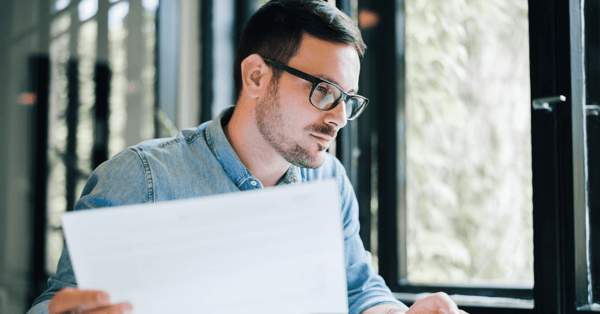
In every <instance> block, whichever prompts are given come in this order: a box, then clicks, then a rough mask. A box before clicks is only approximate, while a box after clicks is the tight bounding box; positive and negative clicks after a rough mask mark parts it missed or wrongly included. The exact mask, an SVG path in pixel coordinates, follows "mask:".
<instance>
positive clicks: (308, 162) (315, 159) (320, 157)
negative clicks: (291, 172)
mask: <svg viewBox="0 0 600 314" xmlns="http://www.w3.org/2000/svg"><path fill="white" fill-rule="evenodd" d="M325 154H326V152H325V151H321V152H317V153H316V154H314V155H311V156H310V158H300V159H293V160H289V159H288V162H289V163H291V164H293V165H295V166H298V167H301V168H310V169H317V168H319V167H321V166H322V165H323V163H325Z"/></svg>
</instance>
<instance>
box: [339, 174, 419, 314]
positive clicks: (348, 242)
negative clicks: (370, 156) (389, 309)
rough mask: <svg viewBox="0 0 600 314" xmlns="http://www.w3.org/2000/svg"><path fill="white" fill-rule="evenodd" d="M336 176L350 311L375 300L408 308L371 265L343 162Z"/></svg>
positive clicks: (355, 313) (362, 308) (351, 313)
mask: <svg viewBox="0 0 600 314" xmlns="http://www.w3.org/2000/svg"><path fill="white" fill-rule="evenodd" d="M336 164H337V166H336V167H337V169H336V172H337V180H338V187H339V190H340V197H341V200H340V201H341V205H342V216H343V222H344V241H345V242H344V248H345V260H346V276H347V280H348V307H349V314H359V313H362V312H363V311H365V310H367V309H369V308H371V307H373V306H376V305H378V304H384V303H391V304H396V305H398V306H400V307H401V308H404V309H408V307H407V306H406V305H404V304H403V303H401V302H400V301H398V300H397V299H396V298H394V296H393V295H392V292H391V291H390V289H389V288H388V287H387V286H386V285H385V282H384V281H383V278H381V276H379V275H378V274H377V273H376V272H375V270H374V269H373V267H372V266H371V262H372V261H371V253H369V252H368V251H367V250H365V248H364V245H363V243H362V240H361V239H360V235H359V229H360V224H359V221H358V201H357V200H356V195H355V193H354V189H353V188H352V185H351V184H350V180H349V179H348V176H347V175H346V171H345V170H344V168H343V166H342V165H341V164H340V163H339V162H337V163H336Z"/></svg>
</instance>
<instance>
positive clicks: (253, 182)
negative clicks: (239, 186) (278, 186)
mask: <svg viewBox="0 0 600 314" xmlns="http://www.w3.org/2000/svg"><path fill="white" fill-rule="evenodd" d="M250 184H252V186H256V185H257V184H258V183H256V181H254V180H252V181H250Z"/></svg>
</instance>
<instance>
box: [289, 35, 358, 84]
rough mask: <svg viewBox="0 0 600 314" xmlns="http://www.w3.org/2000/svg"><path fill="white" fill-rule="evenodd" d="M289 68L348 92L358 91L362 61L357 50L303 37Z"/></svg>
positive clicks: (306, 36) (311, 37) (310, 37)
mask: <svg viewBox="0 0 600 314" xmlns="http://www.w3.org/2000/svg"><path fill="white" fill-rule="evenodd" d="M288 66H290V67H293V68H296V69H298V70H300V71H302V72H305V73H308V74H310V75H312V76H316V77H319V78H322V79H325V80H328V81H332V82H333V83H336V84H337V85H338V86H340V87H341V88H342V89H343V90H345V91H350V90H357V89H358V76H359V73H360V60H359V58H358V53H357V52H356V48H355V47H354V46H351V45H347V44H339V43H332V42H328V41H324V40H321V39H318V38H315V37H313V36H311V35H308V34H304V35H303V37H302V42H301V43H300V47H299V49H298V51H297V52H296V54H295V55H294V56H293V57H292V58H291V59H290V60H289V62H288Z"/></svg>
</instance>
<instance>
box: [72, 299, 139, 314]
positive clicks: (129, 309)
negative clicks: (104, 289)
mask: <svg viewBox="0 0 600 314" xmlns="http://www.w3.org/2000/svg"><path fill="white" fill-rule="evenodd" d="M129 313H133V306H132V305H131V303H129V302H122V303H117V304H113V305H109V306H103V307H99V308H95V309H91V310H87V311H83V312H82V313H81V314H129Z"/></svg>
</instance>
